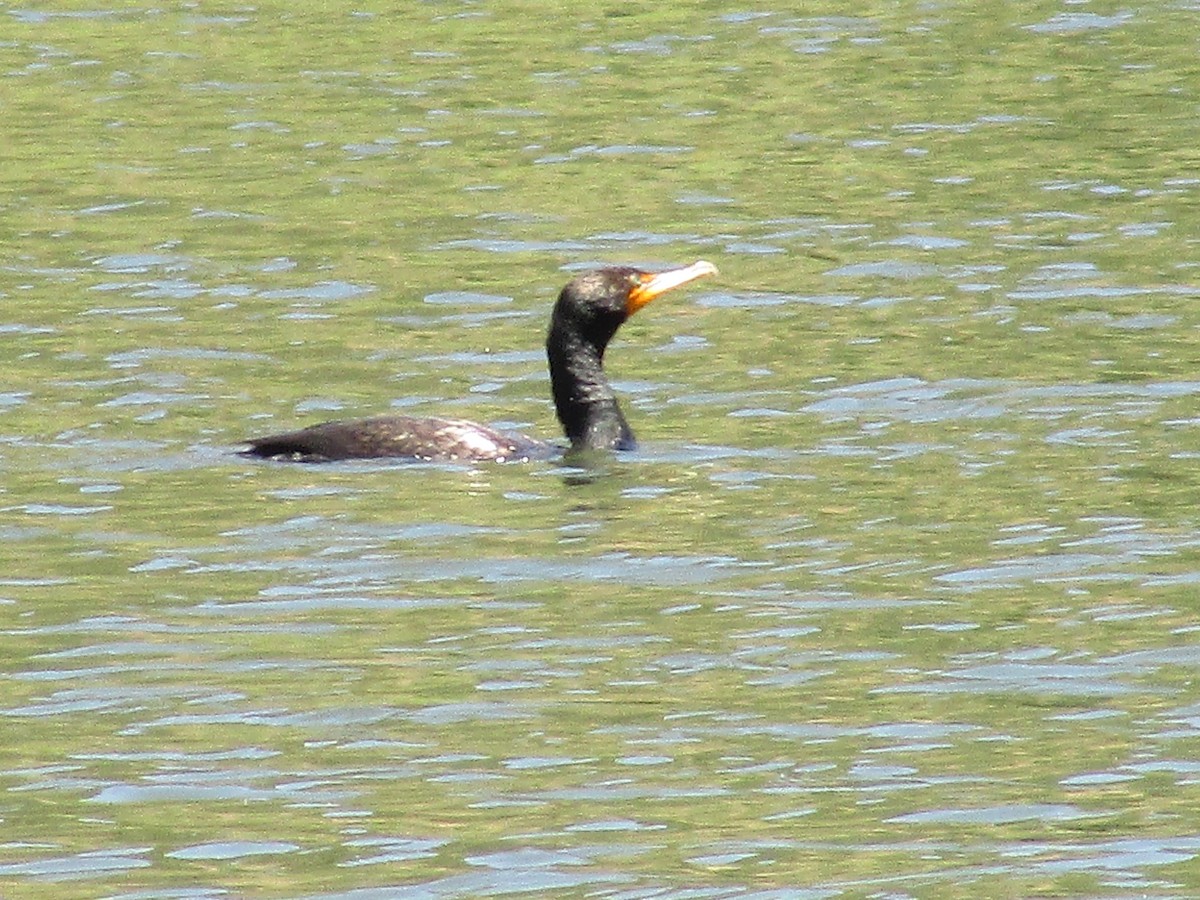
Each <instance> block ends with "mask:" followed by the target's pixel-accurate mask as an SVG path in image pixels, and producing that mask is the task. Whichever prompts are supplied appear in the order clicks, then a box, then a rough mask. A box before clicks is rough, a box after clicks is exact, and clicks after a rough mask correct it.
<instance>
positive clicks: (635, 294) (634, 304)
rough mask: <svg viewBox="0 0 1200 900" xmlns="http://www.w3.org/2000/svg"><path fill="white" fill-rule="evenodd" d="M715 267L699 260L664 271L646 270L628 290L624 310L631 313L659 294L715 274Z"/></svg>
mask: <svg viewBox="0 0 1200 900" xmlns="http://www.w3.org/2000/svg"><path fill="white" fill-rule="evenodd" d="M716 274H717V267H716V266H714V265H713V264H712V263H710V262H705V261H704V260H699V261H697V262H694V263H692V264H691V265H690V266H684V267H683V268H682V269H668V270H667V271H666V272H657V273H654V272H646V273H644V274H643V275H642V277H641V283H640V284H636V285H634V287H633V290H631V291H630V292H629V299H628V300H627V301H626V302H625V311H626V312H627V313H629V315H631V316H632V315H633V314H634V313H635V312H637V311H638V310H639V309H641V308H642V307H643V306H645V305H646V304H647V303H649V302H650V301H651V300H653V299H654V298H655V297H657V296H658V295H659V294H665V293H666V292H667V291H670V290H674V289H675V288H677V287H681V286H682V285H685V284H688V283H689V282H692V281H695V280H696V279H697V278H704V277H705V276H706V275H716Z"/></svg>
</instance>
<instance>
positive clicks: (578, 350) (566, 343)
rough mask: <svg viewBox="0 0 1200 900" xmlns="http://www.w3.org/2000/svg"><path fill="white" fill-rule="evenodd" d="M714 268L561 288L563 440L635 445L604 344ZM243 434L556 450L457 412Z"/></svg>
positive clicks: (630, 272)
mask: <svg viewBox="0 0 1200 900" xmlns="http://www.w3.org/2000/svg"><path fill="white" fill-rule="evenodd" d="M716 271H717V270H716V268H715V267H714V266H713V265H712V264H710V263H706V262H704V261H700V262H696V263H693V264H692V265H690V266H685V267H684V268H681V269H672V270H669V271H667V272H661V273H658V274H651V273H649V272H644V271H641V270H639V269H633V268H628V267H611V268H605V269H597V270H595V271H592V272H586V273H584V274H582V275H579V276H576V277H575V278H573V279H572V280H571V281H569V282H568V283H567V285H566V286H565V287H564V288H563V289H562V292H561V293H560V294H559V295H558V301H557V302H556V303H555V304H554V309H553V311H552V312H551V315H550V329H549V332H548V334H547V337H546V356H547V359H548V361H549V364H550V382H551V387H552V393H553V396H554V406H555V411H556V412H557V414H558V419H559V421H560V422H561V423H562V426H563V430H564V432H565V433H566V435H567V438H568V439H569V440H570V441H571V448H572V449H579V450H584V449H586V450H627V449H631V448H632V447H633V446H634V437H633V431H632V430H631V429H630V427H629V424H628V423H627V422H626V421H625V417H624V415H622V413H621V408H620V406H619V405H618V404H617V398H616V395H615V394H614V393H613V391H612V387H611V386H610V385H609V383H608V378H607V377H606V376H605V374H604V367H603V361H604V350H605V348H606V347H607V346H608V342H609V341H610V340H611V339H612V336H613V335H614V334H616V332H617V329H618V328H620V327H621V325H622V324H623V323H624V322H625V320H626V319H628V318H629V316H631V315H632V314H633V313H634V312H636V311H637V310H638V309H640V308H641V307H642V306H644V305H645V304H647V303H649V302H650V301H651V300H653V299H654V298H655V297H657V296H659V295H660V294H662V293H665V292H666V291H669V290H672V289H674V288H676V287H679V286H681V285H683V284H687V283H688V282H690V281H694V280H695V279H697V278H701V277H704V276H706V275H712V274H715V273H716ZM248 443H249V445H250V447H249V449H247V450H245V451H243V452H244V454H245V455H248V456H258V457H265V458H271V459H283V460H294V461H298V462H324V461H330V460H338V459H374V458H380V457H404V458H408V459H419V460H442V461H456V460H462V461H479V460H491V461H495V462H515V461H522V460H529V459H537V458H544V457H548V456H552V455H554V454H555V453H556V452H558V448H557V447H555V446H554V445H552V444H547V443H545V442H542V441H538V440H535V439H534V438H529V437H525V436H524V435H513V434H505V433H504V432H500V431H497V430H495V429H493V428H488V427H487V426H485V425H478V424H476V423H474V422H469V421H466V420H465V419H443V418H433V417H429V418H426V417H416V416H377V417H374V418H370V419H353V420H346V421H336V422H323V423H321V424H319V425H313V426H310V427H308V428H302V429H300V430H298V431H291V432H287V433H285V434H274V435H268V436H267V437H261V438H254V439H252V440H250V441H248Z"/></svg>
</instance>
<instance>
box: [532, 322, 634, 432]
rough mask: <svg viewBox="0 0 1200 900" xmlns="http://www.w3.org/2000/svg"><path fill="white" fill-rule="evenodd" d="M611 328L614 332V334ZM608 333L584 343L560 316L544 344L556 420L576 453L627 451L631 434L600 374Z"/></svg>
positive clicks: (570, 324) (551, 325)
mask: <svg viewBox="0 0 1200 900" xmlns="http://www.w3.org/2000/svg"><path fill="white" fill-rule="evenodd" d="M615 331H616V329H615V328H614V329H613V332H615ZM613 332H609V333H607V334H601V335H599V336H598V338H599V339H597V336H596V335H594V334H593V335H591V339H589V338H586V337H584V336H583V334H582V333H581V329H579V328H577V327H573V325H572V323H571V322H569V321H564V318H563V317H560V316H558V315H555V316H553V317H552V318H551V322H550V334H549V336H548V337H547V339H546V355H547V356H548V357H549V360H550V386H551V388H552V389H553V392H554V406H555V409H556V410H557V412H558V420H559V421H560V422H562V426H563V430H564V431H565V432H566V434H567V437H568V438H569V439H570V441H571V447H572V449H576V450H631V449H633V447H634V444H635V442H634V437H633V432H632V431H631V430H630V428H629V424H628V423H627V422H626V421H625V417H624V416H623V415H622V414H621V408H620V407H619V406H618V405H617V397H616V395H615V394H614V393H613V390H612V387H611V386H610V385H609V383H608V378H607V377H606V376H605V374H604V366H603V363H604V348H605V347H606V346H607V345H608V341H609V339H610V338H611V337H612V334H613Z"/></svg>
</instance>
